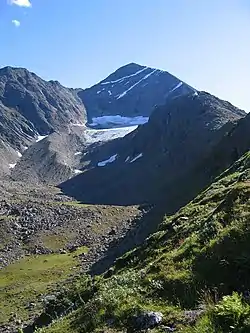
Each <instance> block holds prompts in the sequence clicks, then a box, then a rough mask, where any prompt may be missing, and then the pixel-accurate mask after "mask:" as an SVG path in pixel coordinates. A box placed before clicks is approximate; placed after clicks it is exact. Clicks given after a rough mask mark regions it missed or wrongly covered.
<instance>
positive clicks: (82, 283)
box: [24, 152, 250, 333]
mask: <svg viewBox="0 0 250 333" xmlns="http://www.w3.org/2000/svg"><path fill="white" fill-rule="evenodd" d="M249 185H250V153H249V152H248V153H246V154H245V155H244V156H242V157H241V158H240V159H239V160H238V161H237V162H235V163H234V164H233V165H232V166H231V167H230V168H229V169H227V170H226V171H225V172H224V173H223V174H222V175H221V176H220V177H218V178H217V179H216V181H215V182H214V183H213V184H212V185H211V186H210V187H208V188H207V189H206V190H205V191H203V192H202V193H201V194H200V195H199V196H198V197H196V198H195V199H194V200H193V201H192V202H190V203H189V204H188V205H186V206H185V207H183V208H182V209H181V210H180V211H178V212H177V213H176V214H175V215H173V216H165V217H164V219H163V221H162V223H161V225H160V228H159V231H158V232H156V233H155V234H153V235H152V236H150V237H149V238H148V239H147V240H146V242H145V243H144V244H143V245H142V246H141V247H138V248H137V249H135V250H133V251H131V252H129V253H127V254H126V255H124V256H123V257H121V258H120V259H118V260H117V261H116V263H115V266H114V267H113V268H111V269H110V270H109V271H107V272H106V273H105V274H104V275H103V276H100V277H98V278H94V279H91V278H90V277H87V276H85V277H81V278H80V279H79V281H77V283H76V284H75V287H74V288H73V289H72V288H69V289H68V294H67V296H66V295H65V292H64V296H63V297H62V298H61V296H59V297H58V300H57V301H55V300H54V301H53V302H51V304H50V305H48V306H47V307H46V311H47V314H50V315H52V316H53V313H55V311H60V312H61V313H63V310H62V308H63V304H65V302H66V300H67V302H74V303H75V304H77V305H78V306H79V307H80V308H79V309H78V310H76V311H74V312H72V313H71V314H69V315H68V316H67V317H65V318H64V319H60V320H59V321H57V322H55V323H54V324H53V325H52V326H51V327H49V328H47V329H46V328H45V329H43V330H42V332H46V333H52V332H53V333H56V332H58V333H59V332H60V333H64V332H65V333H66V332H67V333H73V332H74V333H77V332H94V331H95V332H101V331H102V332H139V331H145V330H147V329H148V328H150V329H151V330H150V331H151V332H185V333H198V332H209V333H218V332H220V333H229V332H232V333H233V332H237V333H240V332H241V333H242V332H244V333H247V332H249V331H250V300H249V288H250V285H249V278H248V277H249V263H250V262H249V260H250V259H249V251H248V250H249V240H250V231H249V221H250V200H249V198H250V187H249ZM64 308H65V307H64ZM59 309H60V310H59ZM151 325H152V326H151ZM24 332H25V331H24Z"/></svg>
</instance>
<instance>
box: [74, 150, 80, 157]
mask: <svg viewBox="0 0 250 333" xmlns="http://www.w3.org/2000/svg"><path fill="white" fill-rule="evenodd" d="M81 154H82V152H81V151H78V152H77V153H75V154H74V155H75V156H77V155H81Z"/></svg>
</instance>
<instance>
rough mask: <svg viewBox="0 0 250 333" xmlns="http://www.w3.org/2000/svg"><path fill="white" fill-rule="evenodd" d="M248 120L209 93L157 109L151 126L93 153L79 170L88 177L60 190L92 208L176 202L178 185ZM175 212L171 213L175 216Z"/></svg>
mask: <svg viewBox="0 0 250 333" xmlns="http://www.w3.org/2000/svg"><path fill="white" fill-rule="evenodd" d="M244 116H245V113H244V111H242V110H239V109H238V108H236V107H234V106H233V105H231V104H230V103H228V102H225V101H222V100H220V99H218V98H216V97H214V96H212V95H210V94H208V93H205V92H199V93H197V95H196V94H195V95H194V94H193V93H191V94H187V95H184V96H179V97H178V98H175V99H173V100H169V101H168V102H166V103H165V104H164V105H163V106H160V107H158V108H156V109H155V110H154V112H153V113H152V115H151V116H150V118H149V121H148V123H146V124H144V125H142V126H140V127H139V128H138V129H136V130H135V131H133V132H132V133H130V134H128V135H127V136H125V137H124V138H122V139H120V140H114V141H112V142H109V143H107V144H105V145H102V147H101V149H100V147H96V148H93V149H91V150H89V151H87V153H86V154H85V155H84V156H82V159H81V161H82V166H81V167H80V168H79V169H80V170H82V171H83V173H82V174H80V175H78V176H77V177H74V178H72V179H70V180H69V181H67V182H65V183H63V184H61V185H60V187H61V188H62V189H63V191H64V192H65V193H67V194H69V195H71V196H74V197H76V198H77V199H78V200H84V201H85V202H89V203H103V204H119V205H129V204H144V203H155V202H156V201H158V199H159V198H160V197H161V196H162V195H163V193H164V197H165V196H170V197H171V191H170V189H171V187H172V186H173V184H174V183H177V182H178V181H179V180H180V179H182V177H184V176H185V175H187V174H188V173H189V172H191V170H192V169H193V168H194V167H195V166H196V164H197V163H199V161H201V160H202V159H203V158H205V157H206V156H207V155H208V154H209V153H210V151H211V150H212V149H213V148H214V147H215V146H216V144H217V143H218V142H219V141H220V140H221V139H222V138H223V136H224V135H226V133H227V132H229V131H230V130H231V129H232V128H233V126H234V123H235V122H237V120H239V119H241V118H242V117H244ZM105 161H106V163H101V162H105ZM102 164H103V165H102ZM101 165H102V166H101ZM205 185H206V184H205ZM203 186H204V185H203ZM121 189H123V190H121ZM191 198H192V197H189V198H188V200H190V199H191ZM166 202H167V200H166ZM171 206H172V205H169V207H168V208H167V209H168V211H173V210H174V208H172V207H171ZM179 207H180V205H179V206H178V205H176V206H175V209H178V208H179Z"/></svg>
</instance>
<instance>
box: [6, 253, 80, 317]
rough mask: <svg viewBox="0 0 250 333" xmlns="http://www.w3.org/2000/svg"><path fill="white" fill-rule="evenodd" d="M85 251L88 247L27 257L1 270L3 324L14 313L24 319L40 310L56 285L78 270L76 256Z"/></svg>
mask: <svg viewBox="0 0 250 333" xmlns="http://www.w3.org/2000/svg"><path fill="white" fill-rule="evenodd" d="M86 252H87V248H86V247H83V248H79V249H78V250H77V251H75V252H74V253H70V254H50V255H39V256H30V257H25V258H23V259H21V260H19V261H18V262H16V263H14V264H12V265H9V266H8V267H6V268H4V269H2V270H1V271H0V323H5V322H7V321H8V320H11V317H12V315H13V314H15V315H16V318H19V319H22V320H25V319H26V318H27V317H28V314H29V312H32V313H34V312H39V311H40V310H41V301H42V298H43V296H45V295H47V294H49V293H53V291H55V290H56V289H57V287H56V284H58V283H61V282H63V281H64V280H65V279H66V278H68V277H69V275H70V274H72V273H76V272H77V271H78V269H79V268H78V264H79V262H78V259H77V256H78V255H79V254H81V253H86ZM37 302H38V303H37ZM32 303H34V304H32ZM36 303H37V304H36ZM30 304H31V305H30Z"/></svg>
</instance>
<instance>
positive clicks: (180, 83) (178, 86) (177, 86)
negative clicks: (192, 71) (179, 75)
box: [169, 82, 183, 94]
mask: <svg viewBox="0 0 250 333" xmlns="http://www.w3.org/2000/svg"><path fill="white" fill-rule="evenodd" d="M182 85H183V82H179V83H178V84H177V85H176V86H175V87H174V88H173V89H171V90H170V92H169V94H170V93H171V92H173V91H175V90H176V89H178V88H180V87H181V86H182Z"/></svg>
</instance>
